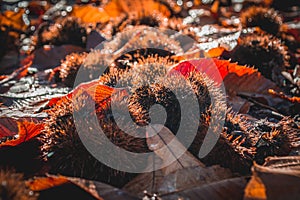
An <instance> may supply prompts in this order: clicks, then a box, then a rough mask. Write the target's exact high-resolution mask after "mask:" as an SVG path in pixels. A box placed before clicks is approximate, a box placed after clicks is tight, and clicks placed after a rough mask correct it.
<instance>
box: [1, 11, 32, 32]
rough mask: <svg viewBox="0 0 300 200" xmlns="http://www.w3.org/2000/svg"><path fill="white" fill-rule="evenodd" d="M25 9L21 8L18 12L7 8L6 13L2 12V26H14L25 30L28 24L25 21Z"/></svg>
mask: <svg viewBox="0 0 300 200" xmlns="http://www.w3.org/2000/svg"><path fill="white" fill-rule="evenodd" d="M24 13H25V10H24V9H20V10H19V11H18V12H14V11H11V10H7V11H5V12H4V13H0V24H1V26H7V27H12V28H13V29H16V30H20V31H25V30H26V28H27V25H26V24H25V23H24V21H23V14H24Z"/></svg>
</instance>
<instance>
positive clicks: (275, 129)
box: [203, 111, 300, 174]
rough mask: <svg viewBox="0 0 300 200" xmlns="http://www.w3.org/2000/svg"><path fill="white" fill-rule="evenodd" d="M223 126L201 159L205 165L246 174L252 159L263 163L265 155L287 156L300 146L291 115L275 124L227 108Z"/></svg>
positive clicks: (297, 132)
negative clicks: (216, 138)
mask: <svg viewBox="0 0 300 200" xmlns="http://www.w3.org/2000/svg"><path fill="white" fill-rule="evenodd" d="M224 127H225V129H224V131H223V133H222V137H221V138H220V140H219V142H218V143H217V145H216V146H215V147H214V149H213V150H212V151H211V152H210V153H209V155H208V156H207V157H206V158H204V160H203V161H204V162H205V163H206V164H208V165H214V164H221V165H222V166H223V167H228V168H230V169H231V170H232V171H235V172H239V173H241V174H249V173H250V168H251V166H252V164H253V161H255V162H257V163H260V164H262V163H264V160H265V158H267V157H268V156H285V155H290V154H293V153H295V152H296V151H297V149H298V148H299V143H298V141H299V139H298V137H299V134H300V133H299V131H298V130H297V125H296V123H295V122H294V121H293V120H292V119H290V118H284V119H282V120H280V121H279V122H278V123H274V122H270V121H268V120H266V119H264V120H253V119H251V118H250V119H249V118H248V117H247V116H243V115H241V114H236V113H234V112H232V111H229V112H228V114H227V117H226V121H225V126H224Z"/></svg>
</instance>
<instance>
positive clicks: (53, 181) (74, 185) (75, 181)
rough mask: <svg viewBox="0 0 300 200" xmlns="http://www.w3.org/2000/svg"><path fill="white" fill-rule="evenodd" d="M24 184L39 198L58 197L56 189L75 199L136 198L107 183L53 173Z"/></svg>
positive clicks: (128, 199) (133, 199) (130, 199)
mask: <svg viewBox="0 0 300 200" xmlns="http://www.w3.org/2000/svg"><path fill="white" fill-rule="evenodd" d="M26 185H27V186H28V187H29V188H30V189H31V190H32V191H35V192H39V193H40V199H44V198H45V199H49V197H56V198H59V196H60V195H62V194H61V193H58V194H57V192H58V191H60V192H63V193H64V194H66V195H68V198H75V199H98V200H103V199H105V200H110V199H111V200H113V199H120V200H137V199H138V198H136V197H134V196H131V195H129V194H127V193H126V192H124V191H122V190H120V189H117V188H114V187H112V186H109V185H107V184H104V183H101V182H96V181H90V180H85V179H79V178H73V177H65V176H54V175H48V176H47V177H36V178H34V179H32V180H29V181H27V182H26Z"/></svg>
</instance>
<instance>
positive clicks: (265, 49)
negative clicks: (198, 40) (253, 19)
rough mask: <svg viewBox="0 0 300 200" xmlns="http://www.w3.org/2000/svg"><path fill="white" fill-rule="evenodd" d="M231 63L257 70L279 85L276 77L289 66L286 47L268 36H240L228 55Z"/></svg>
mask: <svg viewBox="0 0 300 200" xmlns="http://www.w3.org/2000/svg"><path fill="white" fill-rule="evenodd" d="M230 54H231V56H230V58H231V59H232V61H236V62H238V63H239V64H241V65H249V66H254V67H255V68H257V69H258V70H259V71H260V72H261V73H262V74H263V75H264V76H265V77H266V78H269V79H272V80H274V81H275V82H276V83H279V82H280V80H279V78H278V76H281V71H283V70H285V69H286V67H287V66H288V65H289V56H288V52H287V47H286V46H284V45H283V44H282V43H281V40H279V39H277V38H276V37H274V36H272V35H268V34H265V35H263V34H261V33H257V34H256V33H254V34H246V35H243V36H241V38H240V39H239V44H238V46H237V47H236V48H235V49H234V50H233V52H231V53H230Z"/></svg>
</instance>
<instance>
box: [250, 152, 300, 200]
mask: <svg viewBox="0 0 300 200" xmlns="http://www.w3.org/2000/svg"><path fill="white" fill-rule="evenodd" d="M252 171H253V175H252V178H251V180H250V182H249V183H248V185H247V187H246V189H245V199H299V198H300V190H299V184H300V156H287V157H269V158H267V159H266V162H265V164H264V165H262V166H261V165H258V164H256V163H254V166H253V168H252Z"/></svg>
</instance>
